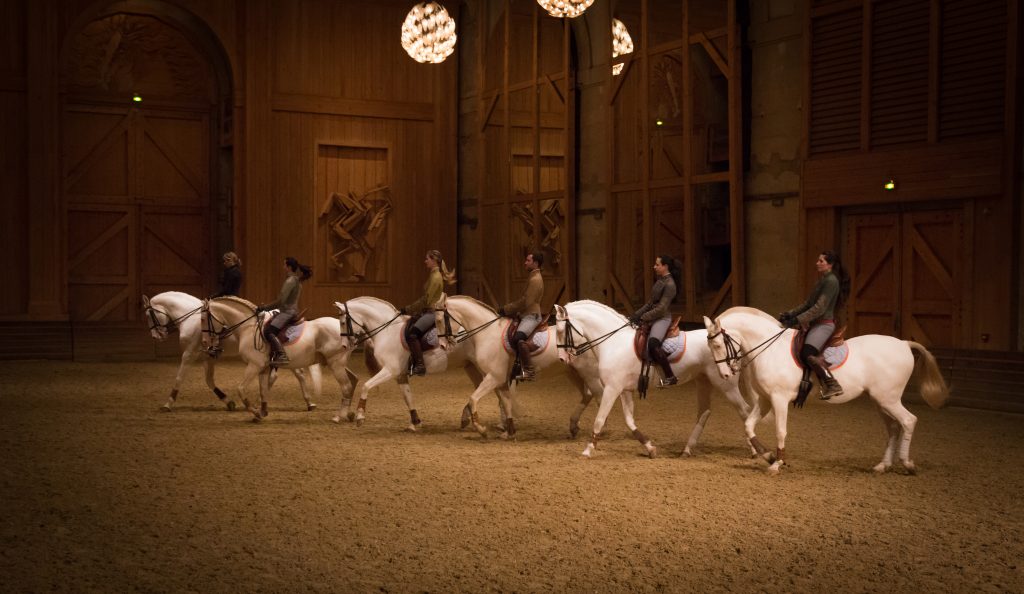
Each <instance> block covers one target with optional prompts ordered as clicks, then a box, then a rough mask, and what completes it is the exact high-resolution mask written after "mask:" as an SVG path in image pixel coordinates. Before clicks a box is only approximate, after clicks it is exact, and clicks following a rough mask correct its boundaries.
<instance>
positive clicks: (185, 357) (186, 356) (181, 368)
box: [160, 351, 209, 412]
mask: <svg viewBox="0 0 1024 594" xmlns="http://www.w3.org/2000/svg"><path fill="white" fill-rule="evenodd" d="M207 358H209V357H207ZM191 359H192V352H191V351H185V352H184V353H182V354H181V365H178V373H176V374H175V375H174V387H173V388H171V396H170V398H168V399H167V402H166V403H165V404H164V405H163V406H161V407H160V412H171V407H172V406H174V403H175V402H177V401H178V390H179V389H180V388H181V380H182V378H184V377H185V368H186V367H188V363H189V361H190V360H191Z"/></svg>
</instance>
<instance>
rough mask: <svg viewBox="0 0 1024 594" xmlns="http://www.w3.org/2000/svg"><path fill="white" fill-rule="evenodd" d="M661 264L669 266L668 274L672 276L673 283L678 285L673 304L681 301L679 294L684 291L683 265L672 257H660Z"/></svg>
mask: <svg viewBox="0 0 1024 594" xmlns="http://www.w3.org/2000/svg"><path fill="white" fill-rule="evenodd" d="M658 259H659V260H661V263H662V264H664V265H665V266H668V273H669V274H671V275H672V281H673V282H675V284H676V296H675V297H673V298H672V302H673V303H675V302H676V301H679V294H680V293H681V292H682V289H683V263H682V262H680V261H679V260H676V259H675V258H673V257H672V256H667V255H666V256H658Z"/></svg>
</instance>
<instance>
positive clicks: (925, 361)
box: [906, 340, 949, 408]
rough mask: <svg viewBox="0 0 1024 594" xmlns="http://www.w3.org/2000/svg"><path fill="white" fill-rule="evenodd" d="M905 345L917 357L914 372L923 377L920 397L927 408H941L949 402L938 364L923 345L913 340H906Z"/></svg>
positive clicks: (946, 388)
mask: <svg viewBox="0 0 1024 594" xmlns="http://www.w3.org/2000/svg"><path fill="white" fill-rule="evenodd" d="M906 343H907V346H909V347H910V350H911V351H914V352H916V353H917V354H918V355H919V357H917V361H916V362H915V369H914V371H915V372H917V371H918V370H921V371H922V372H923V373H924V377H923V378H922V379H921V397H922V398H924V401H925V402H927V403H928V406H930V407H932V408H942V407H943V406H945V405H946V402H948V401H949V387H948V386H947V385H946V380H945V379H943V377H942V373H941V372H939V364H938V363H936V362H935V357H934V356H932V354H931V353H929V352H928V349H926V348H924V346H923V345H921V344H919V343H916V342H914V341H913V340H908V341H906Z"/></svg>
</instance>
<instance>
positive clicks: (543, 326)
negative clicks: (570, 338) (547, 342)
mask: <svg viewBox="0 0 1024 594" xmlns="http://www.w3.org/2000/svg"><path fill="white" fill-rule="evenodd" d="M519 321H520V320H519V318H518V317H515V318H512V321H511V323H509V325H508V331H507V332H506V334H505V341H506V343H507V344H512V338H513V337H515V335H516V330H518V329H519ZM547 331H548V321H547V318H544V319H541V321H540V323H539V324H537V327H536V328H534V329H533V332H531V333H530V335H529V336H527V337H526V339H525V340H524V342H525V343H526V345H527V348H528V349H529V350H530V352H531V353H534V352H536V351H537V350H538V349H539V348H540V345H538V344H537V343H536V342H534V341H533V335H534V334H537V333H538V332H547Z"/></svg>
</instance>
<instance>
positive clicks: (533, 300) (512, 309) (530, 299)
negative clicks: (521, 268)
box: [503, 269, 544, 316]
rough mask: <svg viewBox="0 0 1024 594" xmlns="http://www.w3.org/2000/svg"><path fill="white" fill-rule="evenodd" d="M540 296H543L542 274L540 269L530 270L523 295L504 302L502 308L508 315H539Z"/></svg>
mask: <svg viewBox="0 0 1024 594" xmlns="http://www.w3.org/2000/svg"><path fill="white" fill-rule="evenodd" d="M542 297H544V275H542V274H541V272H540V269H537V270H531V271H530V278H529V280H527V281H526V291H524V292H523V296H522V297H520V298H519V299H516V300H515V301H513V302H511V303H508V304H506V305H505V307H504V308H503V309H504V310H505V313H507V314H509V315H511V314H520V315H522V316H528V315H540V300H541V298H542Z"/></svg>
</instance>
